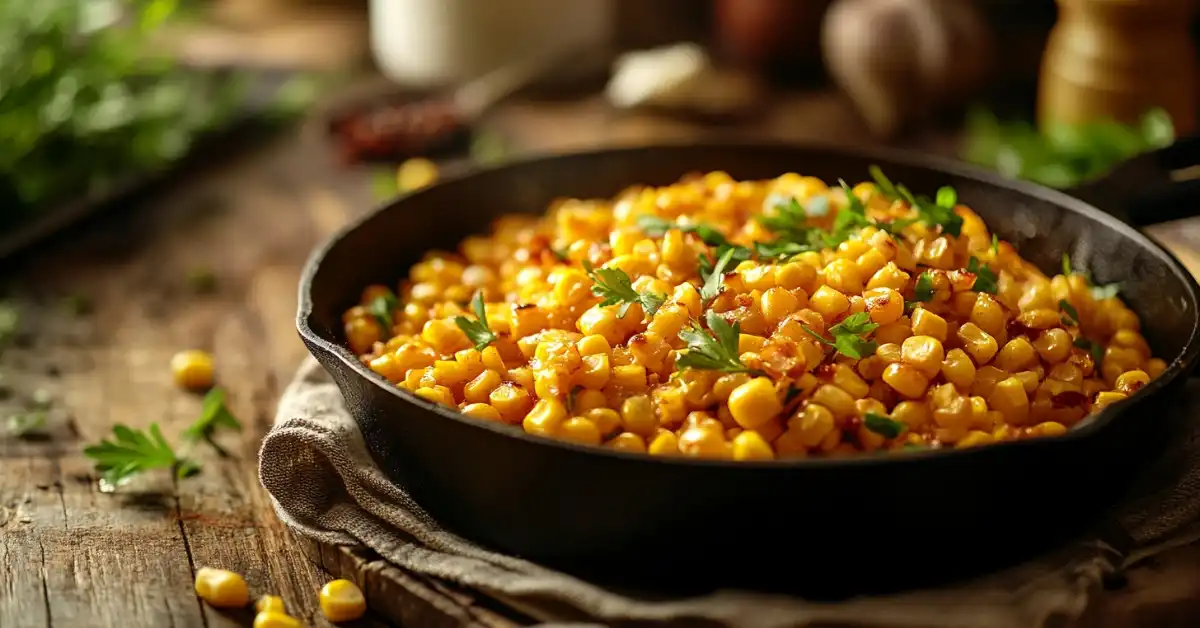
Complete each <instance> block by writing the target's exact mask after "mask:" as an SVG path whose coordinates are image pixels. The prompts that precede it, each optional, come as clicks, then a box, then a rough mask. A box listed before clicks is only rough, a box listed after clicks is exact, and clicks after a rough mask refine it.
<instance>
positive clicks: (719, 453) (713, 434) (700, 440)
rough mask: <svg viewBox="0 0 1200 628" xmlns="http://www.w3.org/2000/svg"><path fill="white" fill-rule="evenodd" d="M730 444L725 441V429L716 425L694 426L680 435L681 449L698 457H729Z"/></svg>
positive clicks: (684, 452) (686, 453)
mask: <svg viewBox="0 0 1200 628" xmlns="http://www.w3.org/2000/svg"><path fill="white" fill-rule="evenodd" d="M728 449H729V444H728V443H726V442H725V431H724V429H723V428H722V427H721V426H720V424H719V423H718V424H717V425H716V426H694V427H689V428H687V429H685V430H683V433H681V434H680V435H679V451H681V452H682V453H683V454H685V455H688V456H695V457H698V458H725V457H728Z"/></svg>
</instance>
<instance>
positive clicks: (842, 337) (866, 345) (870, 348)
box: [803, 312, 879, 360]
mask: <svg viewBox="0 0 1200 628" xmlns="http://www.w3.org/2000/svg"><path fill="white" fill-rule="evenodd" d="M803 327H804V331H806V332H808V333H809V334H811V335H812V336H813V337H814V338H816V339H817V340H820V341H821V343H822V344H824V345H827V346H830V347H833V348H834V349H835V350H837V352H838V353H840V354H842V355H844V356H846V357H849V358H854V359H855V360H861V359H862V358H864V357H866V356H869V355H872V354H874V353H875V349H876V348H877V345H876V344H875V341H874V340H869V339H867V338H865V337H864V336H866V335H867V334H869V333H871V332H873V331H875V329H876V328H878V327H879V324H878V323H873V322H871V315H870V314H868V313H866V312H859V313H858V314H851V315H850V316H847V317H846V318H844V319H842V322H840V323H838V324H837V325H834V326H833V327H830V328H829V335H830V336H831V337H832V338H833V341H832V342H830V341H829V340H827V339H825V338H824V337H823V336H821V335H820V334H818V333H817V332H815V331H813V330H812V329H809V327H808V326H807V325H804V326H803Z"/></svg>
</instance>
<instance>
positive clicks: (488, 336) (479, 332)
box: [454, 290, 496, 351]
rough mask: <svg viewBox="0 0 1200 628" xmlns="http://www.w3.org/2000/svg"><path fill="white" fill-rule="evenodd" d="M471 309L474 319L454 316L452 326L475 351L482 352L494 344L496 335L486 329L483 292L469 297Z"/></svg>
mask: <svg viewBox="0 0 1200 628" xmlns="http://www.w3.org/2000/svg"><path fill="white" fill-rule="evenodd" d="M471 309H472V310H474V311H475V319H476V320H471V319H469V318H467V317H466V316H455V317H454V324H455V325H458V328H459V329H461V330H462V331H463V333H464V334H466V335H467V338H468V339H470V340H471V342H473V343H475V350H476V351H483V350H484V349H486V348H487V346H488V345H490V344H492V343H493V342H496V333H495V332H493V331H492V330H491V329H489V328H488V321H487V309H486V308H485V307H484V306H483V292H481V291H478V290H476V291H475V296H473V297H471Z"/></svg>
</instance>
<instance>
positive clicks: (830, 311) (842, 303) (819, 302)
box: [808, 286, 850, 331]
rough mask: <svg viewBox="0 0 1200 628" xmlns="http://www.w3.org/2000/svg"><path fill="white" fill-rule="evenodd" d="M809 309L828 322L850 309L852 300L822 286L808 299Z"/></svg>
mask: <svg viewBox="0 0 1200 628" xmlns="http://www.w3.org/2000/svg"><path fill="white" fill-rule="evenodd" d="M808 307H809V308H811V309H813V310H815V311H816V312H818V313H819V314H820V315H821V316H823V317H825V319H826V320H833V318H834V317H836V316H837V315H838V314H841V313H842V312H845V311H846V310H848V309H850V299H848V298H846V295H844V294H842V293H841V292H838V291H837V290H834V289H833V288H830V287H829V286H821V287H820V288H817V291H816V292H814V293H813V294H812V296H811V297H809V298H808ZM814 331H815V330H814Z"/></svg>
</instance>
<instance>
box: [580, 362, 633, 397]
mask: <svg viewBox="0 0 1200 628" xmlns="http://www.w3.org/2000/svg"><path fill="white" fill-rule="evenodd" d="M619 368H625V367H619ZM612 372H613V371H612V368H611V367H610V366H609V358H608V354H607V353H597V354H594V355H585V356H583V361H582V365H581V367H580V369H579V370H578V371H577V372H576V373H575V383H576V384H579V385H580V386H583V387H584V388H588V389H591V390H600V389H601V388H604V386H605V384H607V383H608V381H609V379H611V377H612Z"/></svg>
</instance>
